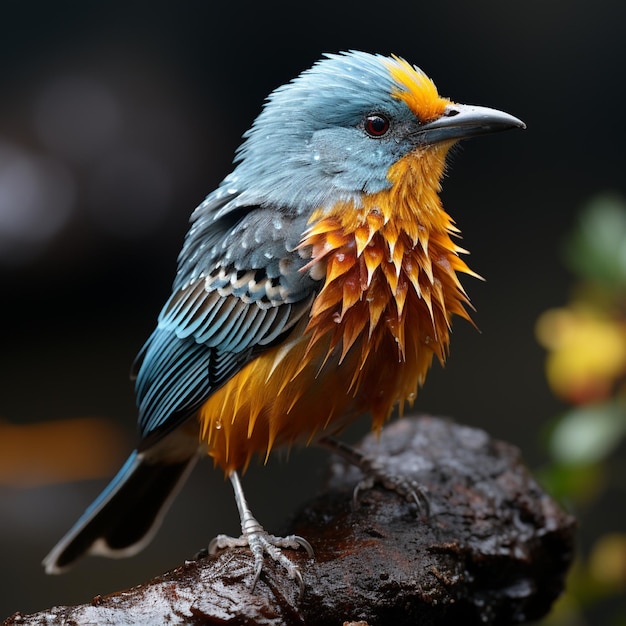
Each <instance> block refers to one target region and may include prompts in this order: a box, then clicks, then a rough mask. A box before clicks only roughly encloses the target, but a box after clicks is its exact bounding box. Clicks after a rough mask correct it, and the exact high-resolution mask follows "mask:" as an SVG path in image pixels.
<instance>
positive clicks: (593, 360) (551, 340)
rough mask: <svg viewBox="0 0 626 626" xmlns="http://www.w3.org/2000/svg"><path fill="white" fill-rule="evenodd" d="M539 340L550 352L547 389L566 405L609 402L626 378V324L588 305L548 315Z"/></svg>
mask: <svg viewBox="0 0 626 626" xmlns="http://www.w3.org/2000/svg"><path fill="white" fill-rule="evenodd" d="M536 335H537V340H538V341H539V343H540V344H541V345H542V346H543V347H544V348H546V349H547V350H548V356H547V360H546V376H547V379H548V384H549V385H550V387H551V389H552V391H553V392H554V393H555V394H557V395H558V396H560V397H561V398H563V399H565V400H567V401H568V402H572V403H574V404H581V403H585V402H590V401H593V400H599V399H602V398H605V397H607V396H608V395H609V394H610V393H611V390H612V388H613V385H614V383H615V380H616V379H617V378H619V377H620V376H622V375H624V373H626V325H625V324H624V322H622V321H618V320H616V319H614V318H612V317H611V316H609V315H607V314H606V313H603V312H601V311H598V310H596V309H594V308H592V307H590V306H588V305H585V304H582V303H574V304H572V305H571V306H570V307H568V308H559V309H550V310H548V311H546V312H545V313H543V314H542V315H541V316H540V317H539V319H538V321H537V326H536Z"/></svg>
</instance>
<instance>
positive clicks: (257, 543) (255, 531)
mask: <svg viewBox="0 0 626 626" xmlns="http://www.w3.org/2000/svg"><path fill="white" fill-rule="evenodd" d="M229 478H230V482H231V484H232V486H233V491H234V492H235V502H236V503H237V508H238V509H239V518H240V519H241V537H238V538H235V537H229V536H227V535H218V536H217V537H215V538H214V539H212V540H211V542H210V543H209V554H215V553H216V552H217V550H222V549H224V548H236V547H244V546H248V547H249V548H250V550H251V551H252V555H253V557H254V579H253V581H252V588H251V591H254V588H255V587H256V584H257V582H258V580H259V577H260V576H261V571H262V570H263V560H264V555H265V554H267V555H268V556H269V557H270V558H271V559H272V560H273V561H276V562H277V563H280V564H281V565H282V566H283V567H284V568H285V569H286V570H287V573H288V574H289V577H290V578H295V579H296V580H297V581H298V585H299V586H300V595H302V593H303V592H304V581H303V579H302V573H301V572H300V569H299V568H298V566H297V565H294V564H293V563H292V562H291V561H290V560H289V559H288V558H287V557H286V556H285V555H284V554H283V553H282V552H281V550H282V549H283V548H289V549H292V550H297V549H298V548H304V549H305V550H306V551H307V554H308V555H309V557H313V548H312V547H311V544H310V543H309V542H308V541H307V540H306V539H304V538H303V537H300V536H298V535H289V536H288V537H275V536H274V535H270V534H269V533H268V532H266V531H265V529H264V528H263V526H261V524H259V522H258V521H257V520H256V518H255V517H254V515H252V511H251V510H250V507H249V506H248V502H247V501H246V497H245V496H244V493H243V489H242V487H241V481H240V480H239V475H238V474H237V472H232V473H231V474H230V476H229Z"/></svg>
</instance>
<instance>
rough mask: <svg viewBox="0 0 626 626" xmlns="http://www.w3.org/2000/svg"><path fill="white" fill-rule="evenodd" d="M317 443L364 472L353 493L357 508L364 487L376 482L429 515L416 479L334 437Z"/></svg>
mask: <svg viewBox="0 0 626 626" xmlns="http://www.w3.org/2000/svg"><path fill="white" fill-rule="evenodd" d="M317 444H318V445H319V446H321V447H323V448H326V450H329V451H331V452H333V453H334V454H336V455H337V456H340V457H341V458H342V459H344V460H345V461H347V462H348V463H350V464H351V465H355V466H356V467H358V468H359V469H360V470H361V472H363V474H364V478H363V479H362V480H361V481H360V482H359V483H358V484H357V485H356V487H355V488H354V492H353V494H352V505H353V506H354V507H355V508H356V506H357V505H358V499H359V493H360V492H361V491H362V490H364V489H371V488H372V487H373V486H374V485H375V484H376V483H379V484H381V485H382V486H383V487H384V488H385V489H389V490H390V491H395V492H396V493H397V494H399V495H400V496H402V497H403V498H406V499H407V500H408V501H410V502H414V503H415V504H416V505H417V508H418V509H419V510H420V511H422V513H424V515H426V516H428V515H429V513H430V507H429V504H428V498H427V497H426V494H425V493H424V491H423V490H422V488H421V487H420V486H419V484H417V483H416V482H415V481H413V480H410V479H408V478H405V477H404V476H399V475H397V474H394V473H392V472H390V471H389V470H388V469H386V468H385V466H384V465H383V464H382V463H381V462H380V461H379V460H378V459H376V457H373V456H368V455H367V454H364V453H363V452H361V451H360V450H357V449H356V448H353V447H352V446H350V445H348V444H347V443H344V442H343V441H340V440H339V439H335V438H334V437H330V436H326V437H322V438H321V439H319V440H318V441H317Z"/></svg>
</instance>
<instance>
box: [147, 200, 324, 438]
mask: <svg viewBox="0 0 626 626" xmlns="http://www.w3.org/2000/svg"><path fill="white" fill-rule="evenodd" d="M234 198H236V196H233V195H229V193H228V192H225V191H224V190H222V189H218V190H217V191H216V192H214V193H213V194H211V195H210V196H209V197H208V198H207V200H206V201H205V202H204V203H203V204H201V205H200V207H198V209H196V211H195V212H194V214H193V215H192V222H193V223H192V227H191V228H190V230H189V233H188V234H187V237H186V240H185V245H184V246H183V249H182V252H181V254H180V256H179V266H178V273H177V276H176V279H175V281H174V288H173V292H172V295H171V297H170V298H169V300H168V301H167V303H166V304H165V306H164V307H163V310H162V311H161V314H160V316H159V320H158V325H157V327H156V329H155V330H154V332H153V333H152V335H151V336H150V338H149V339H148V341H147V342H146V344H145V345H144V347H143V349H142V351H141V352H140V354H139V356H138V358H137V360H136V363H135V371H136V396H137V405H138V408H139V418H138V421H139V430H140V434H141V437H142V444H141V445H140V449H145V448H147V447H150V446H151V445H153V443H154V442H155V441H156V440H159V439H161V438H162V437H163V436H164V435H165V434H166V433H167V432H170V431H171V430H172V429H173V428H175V427H176V426H178V425H179V424H180V423H181V422H183V421H185V420H186V419H188V418H189V417H190V416H192V415H193V414H194V412H195V411H196V410H197V409H198V407H199V406H200V405H201V404H202V403H203V402H204V401H205V400H206V399H207V398H208V396H209V395H210V394H211V393H212V392H213V391H214V390H215V389H217V388H218V387H220V386H221V385H222V384H224V383H225V382H226V381H227V380H228V379H229V378H230V377H232V376H233V375H234V374H235V373H236V372H237V371H238V370H239V369H240V368H241V367H243V366H244V365H245V364H246V363H247V362H249V361H250V360H251V359H253V358H255V356H256V355H258V354H259V353H260V352H262V351H263V350H266V349H267V348H268V347H269V346H271V345H272V344H273V343H274V342H276V341H277V340H279V338H280V337H281V336H283V335H284V334H285V333H287V332H288V331H289V330H290V329H291V328H292V327H293V326H294V325H295V324H296V323H297V322H298V321H299V320H300V319H301V318H302V317H303V316H304V315H307V314H308V311H309V310H310V306H311V303H312V300H313V298H314V296H315V293H316V292H317V290H318V288H319V285H318V283H317V282H316V281H314V280H312V279H311V278H310V277H309V275H308V273H306V272H302V271H301V269H302V268H303V267H304V265H305V264H306V262H307V260H306V259H303V258H302V256H301V255H300V254H299V253H298V251H297V250H296V247H297V246H298V244H299V242H300V239H301V237H302V233H303V232H304V230H305V228H306V219H305V218H304V217H303V216H301V215H289V214H287V213H286V212H285V211H283V210H281V209H280V208H269V207H259V206H254V205H252V206H250V205H241V204H237V203H236V202H235V201H234Z"/></svg>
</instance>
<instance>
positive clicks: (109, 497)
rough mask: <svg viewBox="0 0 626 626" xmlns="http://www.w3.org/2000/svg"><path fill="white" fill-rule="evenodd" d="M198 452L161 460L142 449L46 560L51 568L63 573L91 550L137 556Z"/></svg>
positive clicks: (99, 553) (154, 531)
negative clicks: (175, 460) (164, 461)
mask: <svg viewBox="0 0 626 626" xmlns="http://www.w3.org/2000/svg"><path fill="white" fill-rule="evenodd" d="M197 458H198V456H197V455H196V454H193V455H191V456H189V457H188V458H185V459H183V460H181V461H179V462H177V463H171V462H170V463H158V462H154V460H153V459H152V458H151V459H150V460H147V459H146V453H145V452H137V451H136V450H135V451H134V452H133V453H132V454H131V455H130V457H128V460H127V461H126V463H125V464H124V466H123V467H122V469H121V470H120V471H119V472H118V473H117V475H116V476H115V478H114V479H113V480H112V481H111V482H110V483H109V485H108V486H107V487H106V489H105V490H104V491H103V492H102V493H101V494H100V495H99V496H98V498H97V499H96V500H95V502H94V503H93V504H92V505H91V506H90V507H89V508H88V509H87V510H86V511H85V512H84V513H83V515H82V516H81V518H80V519H79V520H78V521H77V522H76V524H74V526H73V527H72V528H71V529H70V531H69V532H68V533H67V534H66V535H65V537H63V539H61V541H59V543H57V545H56V546H55V547H54V548H53V549H52V550H51V551H50V553H49V554H48V556H46V558H45V559H44V560H43V566H44V567H45V569H46V573H48V574H60V573H62V572H64V571H66V570H67V569H68V568H69V567H71V566H72V565H73V564H74V562H75V561H76V560H78V559H79V558H80V557H82V556H84V555H87V554H94V555H96V554H97V555H101V556H107V557H112V558H121V557H127V556H132V555H133V554H136V553H137V552H139V551H140V550H142V549H143V548H144V547H145V546H146V545H147V544H148V543H149V542H150V541H151V539H152V538H153V537H154V535H155V533H156V531H157V530H158V528H159V526H160V525H161V522H162V520H163V517H164V516H165V513H166V512H167V509H168V508H169V506H170V504H171V503H172V500H173V499H174V497H175V496H176V494H177V493H178V491H179V490H180V488H181V487H182V485H183V483H184V482H185V480H186V479H187V477H188V476H189V474H190V473H191V470H192V469H193V466H194V465H195V461H196V460H197Z"/></svg>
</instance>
